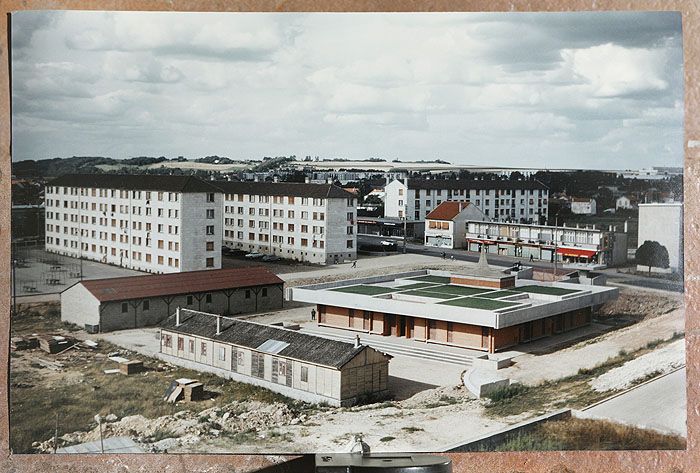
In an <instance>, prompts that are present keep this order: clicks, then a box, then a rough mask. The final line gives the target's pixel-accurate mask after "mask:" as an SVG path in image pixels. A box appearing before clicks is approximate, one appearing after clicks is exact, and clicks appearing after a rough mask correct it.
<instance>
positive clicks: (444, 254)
mask: <svg viewBox="0 0 700 473" xmlns="http://www.w3.org/2000/svg"><path fill="white" fill-rule="evenodd" d="M445 258H447V253H445V252H444V251H443V252H442V259H445Z"/></svg>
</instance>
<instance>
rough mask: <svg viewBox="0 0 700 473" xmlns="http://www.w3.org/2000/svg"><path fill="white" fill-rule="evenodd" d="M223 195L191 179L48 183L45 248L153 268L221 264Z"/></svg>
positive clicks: (111, 177)
mask: <svg viewBox="0 0 700 473" xmlns="http://www.w3.org/2000/svg"><path fill="white" fill-rule="evenodd" d="M221 241H222V194H221V193H220V191H219V190H218V189H217V188H216V187H214V186H213V185H211V184H209V183H208V182H205V181H202V180H200V179H197V178H196V177H193V176H165V175H116V174H82V175H80V174H71V175H65V176H61V177H59V178H57V179H55V180H53V181H51V182H49V184H48V185H47V186H46V237H45V243H46V250H47V251H49V252H53V253H58V254H62V255H66V256H71V257H74V258H85V259H89V260H94V261H99V262H102V263H107V264H113V265H117V266H122V267H125V268H129V269H135V270H139V271H147V272H151V273H173V272H181V271H196V270H202V269H218V268H221Z"/></svg>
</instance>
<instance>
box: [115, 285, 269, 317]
mask: <svg viewBox="0 0 700 473" xmlns="http://www.w3.org/2000/svg"><path fill="white" fill-rule="evenodd" d="M251 292H252V291H251V290H250V289H246V290H245V294H244V297H245V298H246V299H251V298H252V295H251ZM260 297H267V288H266V287H264V288H262V290H261V291H260ZM195 299H196V300H197V301H198V302H199V301H201V300H202V299H204V303H205V304H211V303H212V301H213V296H212V294H211V293H206V294H204V295H203V296H201V295H200V297H196V296H195V295H193V294H188V295H187V297H186V298H185V305H186V306H188V307H189V306H193V305H194V301H195ZM139 303H140V304H141V310H142V311H148V310H150V308H151V304H150V301H149V300H148V299H141V300H139V301H134V302H133V304H136V305H138V304H139ZM129 304H130V303H129V302H122V313H123V314H125V313H127V312H128V311H129Z"/></svg>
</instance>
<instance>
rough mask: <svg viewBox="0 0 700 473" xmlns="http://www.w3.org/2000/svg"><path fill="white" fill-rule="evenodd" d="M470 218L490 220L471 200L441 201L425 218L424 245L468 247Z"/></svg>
mask: <svg viewBox="0 0 700 473" xmlns="http://www.w3.org/2000/svg"><path fill="white" fill-rule="evenodd" d="M468 220H486V221H488V218H487V217H486V215H484V213H483V212H482V211H481V210H479V209H478V208H476V206H475V205H473V204H470V203H469V202H454V201H448V202H443V203H441V204H440V205H438V206H437V208H436V209H435V210H433V211H432V212H430V213H429V214H428V215H427V217H426V219H425V236H424V245H425V246H432V247H435V248H450V249H454V248H466V246H467V239H466V233H467V221H468Z"/></svg>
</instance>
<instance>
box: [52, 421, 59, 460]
mask: <svg viewBox="0 0 700 473" xmlns="http://www.w3.org/2000/svg"><path fill="white" fill-rule="evenodd" d="M56 449H58V412H57V413H56V429H55V430H54V432H53V453H56Z"/></svg>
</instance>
